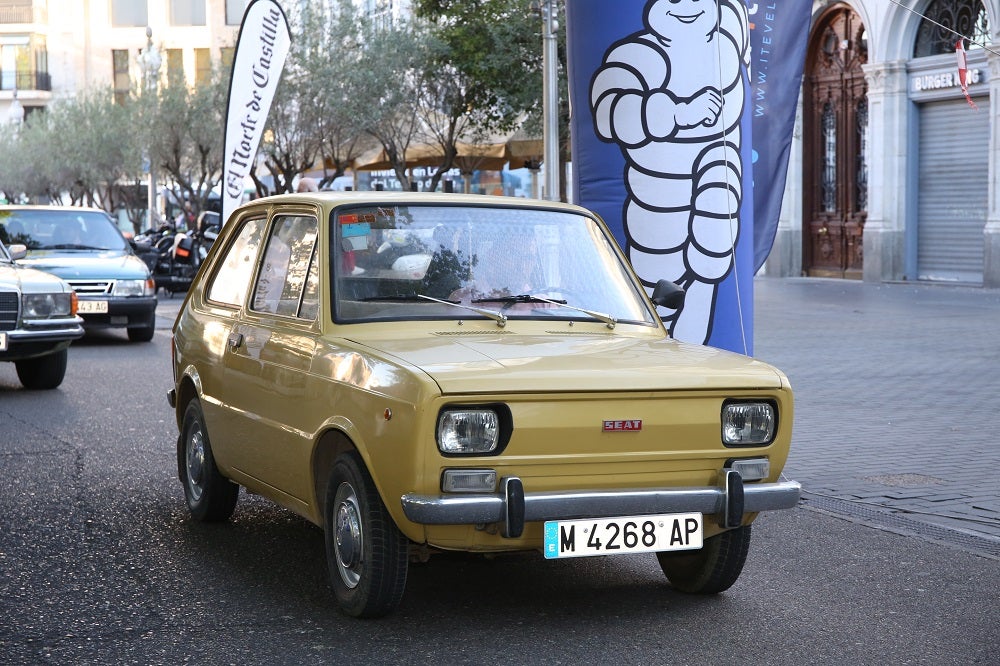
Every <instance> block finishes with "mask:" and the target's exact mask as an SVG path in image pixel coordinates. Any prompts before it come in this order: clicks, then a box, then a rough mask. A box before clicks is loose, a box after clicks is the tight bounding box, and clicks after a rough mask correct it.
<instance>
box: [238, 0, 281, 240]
mask: <svg viewBox="0 0 1000 666" xmlns="http://www.w3.org/2000/svg"><path fill="white" fill-rule="evenodd" d="M290 46H291V35H290V34H289V31H288V20H287V18H286V17H285V12H284V11H283V10H282V9H281V6H280V5H279V4H278V3H277V2H275V1H274V0H251V2H250V4H249V5H247V9H246V12H245V13H244V14H243V23H242V24H241V25H240V35H239V37H238V38H237V40H236V53H235V55H234V56H233V71H232V76H231V78H230V82H229V101H228V102H227V108H226V138H225V143H224V144H223V163H222V221H223V224H225V223H226V222H228V221H229V216H230V215H232V213H233V211H234V210H235V209H236V207H237V206H239V205H240V203H241V202H242V200H243V181H244V178H246V176H247V175H249V173H250V167H252V166H253V164H254V160H255V159H256V157H257V147H258V146H259V145H260V139H261V136H262V135H263V133H264V124H265V123H266V122H267V114H268V111H270V109H271V102H272V101H274V91H275V90H276V89H277V87H278V81H279V80H280V79H281V70H282V69H283V68H284V66H285V57H286V56H287V55H288V50H289V48H290Z"/></svg>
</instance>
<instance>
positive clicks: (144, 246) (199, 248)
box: [133, 225, 218, 298]
mask: <svg viewBox="0 0 1000 666" xmlns="http://www.w3.org/2000/svg"><path fill="white" fill-rule="evenodd" d="M217 235H218V232H217V231H213V230H212V229H211V228H210V225H206V226H205V228H204V229H203V228H202V227H201V225H199V226H198V228H196V229H195V230H193V231H177V230H176V229H175V228H174V227H173V226H171V225H163V226H161V227H160V228H159V229H157V230H155V231H151V232H148V233H146V234H143V235H141V236H136V237H135V239H133V245H134V246H135V249H136V253H137V254H138V255H139V257H140V258H141V259H142V260H143V261H145V262H146V265H147V266H149V270H150V272H151V273H152V274H153V281H154V282H155V284H156V290H157V291H159V290H160V289H163V291H164V293H166V295H167V297H168V298H171V297H173V295H174V294H175V293H178V292H185V291H187V290H188V289H189V288H190V287H191V282H192V281H193V280H194V276H195V274H197V272H198V269H199V268H200V267H201V264H202V262H203V261H204V260H205V257H207V256H208V248H209V247H211V244H212V243H213V242H214V240H215V237H216V236H217Z"/></svg>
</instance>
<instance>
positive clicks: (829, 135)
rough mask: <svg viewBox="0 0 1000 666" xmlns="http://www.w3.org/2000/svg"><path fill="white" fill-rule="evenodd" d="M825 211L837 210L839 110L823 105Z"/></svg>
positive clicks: (830, 105)
mask: <svg viewBox="0 0 1000 666" xmlns="http://www.w3.org/2000/svg"><path fill="white" fill-rule="evenodd" d="M822 188H823V211H824V212H827V213H836V212H837V112H836V111H834V110H833V104H831V103H830V102H827V103H826V105H825V106H824V107H823V182H822Z"/></svg>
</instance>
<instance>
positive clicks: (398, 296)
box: [360, 294, 423, 303]
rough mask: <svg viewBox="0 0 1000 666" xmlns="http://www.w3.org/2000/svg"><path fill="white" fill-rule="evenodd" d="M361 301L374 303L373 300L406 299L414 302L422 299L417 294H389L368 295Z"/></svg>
mask: <svg viewBox="0 0 1000 666" xmlns="http://www.w3.org/2000/svg"><path fill="white" fill-rule="evenodd" d="M360 300H361V302H362V303H374V302H375V301H407V302H411V303H412V302H415V301H420V300H423V297H421V296H420V295H419V294H390V295H389V296H368V297H366V298H362V299H360Z"/></svg>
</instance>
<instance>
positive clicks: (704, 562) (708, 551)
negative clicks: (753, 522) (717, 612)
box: [656, 525, 750, 594]
mask: <svg viewBox="0 0 1000 666" xmlns="http://www.w3.org/2000/svg"><path fill="white" fill-rule="evenodd" d="M749 550H750V526H749V525H746V526H745V527H738V528H736V529H734V530H729V531H727V532H723V533H722V534H718V535H716V536H714V537H711V538H709V539H706V540H705V544H704V546H702V548H701V550H685V551H679V552H667V553H657V554H656V559H657V560H659V562H660V568H661V569H663V573H664V574H666V576H667V580H669V581H670V584H671V585H673V586H674V588H675V589H677V590H678V591H680V592H685V593H687V594H718V593H719V592H723V591H725V590H728V589H729V588H730V587H732V585H733V583H735V582H736V579H737V578H739V577H740V573H741V572H742V571H743V564H744V563H745V562H746V560H747V553H748V552H749Z"/></svg>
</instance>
